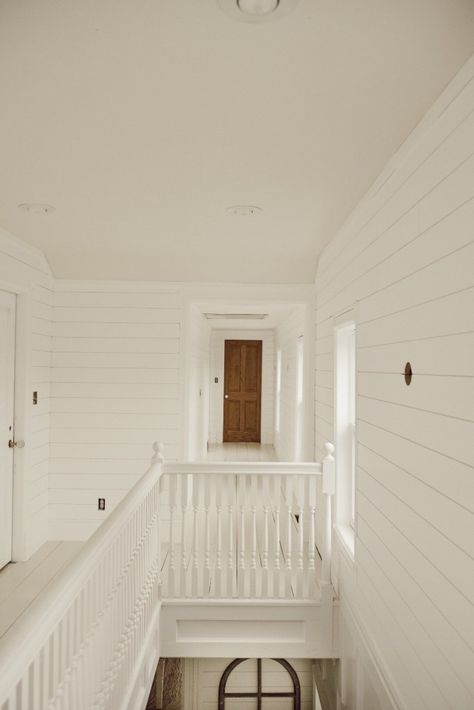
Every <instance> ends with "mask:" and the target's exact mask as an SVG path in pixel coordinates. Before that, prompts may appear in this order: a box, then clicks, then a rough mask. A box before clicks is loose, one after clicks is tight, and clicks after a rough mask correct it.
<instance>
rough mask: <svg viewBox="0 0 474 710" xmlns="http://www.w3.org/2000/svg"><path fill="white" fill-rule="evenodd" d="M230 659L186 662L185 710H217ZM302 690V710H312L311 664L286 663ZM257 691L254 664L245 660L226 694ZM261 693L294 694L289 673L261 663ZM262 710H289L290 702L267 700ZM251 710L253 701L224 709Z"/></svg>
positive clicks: (267, 661) (271, 663) (234, 703)
mask: <svg viewBox="0 0 474 710" xmlns="http://www.w3.org/2000/svg"><path fill="white" fill-rule="evenodd" d="M232 660H233V659H232V658H196V659H186V661H185V679H184V685H185V697H184V702H185V707H186V710H214V709H215V708H217V698H218V689H219V681H220V679H221V676H222V674H223V672H224V670H225V669H226V667H227V666H228V665H229V663H230V662H231V661H232ZM288 661H289V662H290V663H291V665H292V666H293V668H294V669H295V671H296V673H297V674H298V678H299V681H300V686H301V710H311V709H312V707H313V703H312V699H313V687H312V683H313V681H312V677H313V674H312V661H311V660H309V659H288ZM256 689H257V660H256V659H248V660H247V661H244V663H242V664H241V665H240V666H237V668H236V669H235V670H234V671H233V672H232V673H231V675H230V676H229V679H228V682H227V691H228V692H239V693H241V692H255V691H256ZM262 689H263V690H264V691H270V692H288V691H290V692H291V691H292V690H293V686H292V682H291V679H290V676H289V675H288V672H287V671H286V670H285V669H284V668H283V667H282V666H281V665H279V664H278V663H276V662H275V661H273V660H271V659H263V660H262ZM263 707H264V708H268V710H292V708H293V701H292V700H290V699H288V698H272V699H270V698H267V699H266V700H264V701H263ZM227 708H228V709H229V710H237V708H238V709H239V710H254V708H256V700H255V699H244V698H240V699H239V698H237V699H231V698H229V699H227V700H226V709H227Z"/></svg>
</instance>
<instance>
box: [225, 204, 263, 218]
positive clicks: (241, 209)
mask: <svg viewBox="0 0 474 710" xmlns="http://www.w3.org/2000/svg"><path fill="white" fill-rule="evenodd" d="M261 211H262V208H261V207H257V205H232V206H231V207H228V208H227V209H226V212H227V214H230V215H232V217H251V216H252V215H255V214H259V213H260V212H261Z"/></svg>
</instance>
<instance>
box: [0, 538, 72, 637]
mask: <svg viewBox="0 0 474 710" xmlns="http://www.w3.org/2000/svg"><path fill="white" fill-rule="evenodd" d="M81 545H82V543H80V542H47V543H45V544H44V545H42V547H40V548H39V550H38V551H37V552H35V554H34V555H33V556H32V557H31V558H30V559H29V560H28V562H16V563H11V564H8V565H7V566H6V567H4V568H3V569H2V570H1V571H0V638H1V637H2V636H5V635H6V634H7V633H8V632H9V631H10V630H11V628H12V626H13V625H14V624H15V622H16V621H17V620H18V619H19V618H20V616H21V615H22V614H23V613H24V612H25V611H26V609H28V607H29V606H30V605H31V604H33V602H34V601H35V599H37V597H39V595H40V594H41V593H42V592H43V591H44V590H45V589H46V588H47V587H48V585H49V584H51V582H52V581H53V579H54V578H55V577H56V576H57V575H58V574H59V572H60V571H61V570H62V569H64V567H65V566H66V565H67V564H68V562H69V561H70V560H71V559H72V558H73V557H74V555H76V554H77V552H78V551H79V549H80V547H81Z"/></svg>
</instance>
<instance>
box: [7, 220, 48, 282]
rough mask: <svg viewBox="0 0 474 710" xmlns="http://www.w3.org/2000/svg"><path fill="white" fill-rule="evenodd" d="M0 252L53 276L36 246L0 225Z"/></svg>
mask: <svg viewBox="0 0 474 710" xmlns="http://www.w3.org/2000/svg"><path fill="white" fill-rule="evenodd" d="M0 252H3V253H4V254H6V255H7V256H10V257H11V258H13V259H16V260H18V261H19V262H22V263H23V264H24V265H25V266H27V267H29V268H30V269H33V270H34V271H38V272H40V273H41V274H43V275H46V276H49V277H51V278H53V272H52V270H51V267H50V265H49V263H48V260H47V259H46V256H45V255H44V253H43V252H42V251H41V249H38V248H37V247H34V246H32V245H31V244H28V242H26V241H24V240H23V239H20V238H19V237H16V236H15V235H14V234H11V232H7V231H6V230H5V229H2V228H1V227H0Z"/></svg>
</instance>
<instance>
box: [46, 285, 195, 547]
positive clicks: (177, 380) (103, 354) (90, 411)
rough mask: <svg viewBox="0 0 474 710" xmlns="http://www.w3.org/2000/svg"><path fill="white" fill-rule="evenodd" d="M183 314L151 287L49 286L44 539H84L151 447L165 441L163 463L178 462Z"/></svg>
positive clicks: (175, 295)
mask: <svg viewBox="0 0 474 710" xmlns="http://www.w3.org/2000/svg"><path fill="white" fill-rule="evenodd" d="M88 289H90V290H88ZM182 312H183V309H182V296H181V294H180V293H179V291H178V290H177V289H174V290H171V291H168V290H166V289H162V288H161V287H160V285H159V284H156V285H155V286H154V288H153V287H152V286H151V285H150V284H147V285H143V286H137V285H134V284H130V285H129V286H128V287H127V285H125V284H114V285H110V284H106V283H104V284H98V283H92V284H90V285H88V284H78V283H76V282H71V283H68V282H59V283H58V285H57V290H56V294H55V300H54V330H53V355H52V376H51V461H50V531H51V536H52V537H53V538H56V539H58V538H59V539H72V537H71V536H74V535H75V536H78V539H83V538H85V537H87V536H88V535H89V534H90V533H91V532H92V530H93V529H95V527H96V525H97V524H98V523H99V522H100V521H101V520H103V519H104V517H105V516H106V515H107V514H108V513H109V512H110V511H111V510H113V508H114V506H115V505H116V504H117V503H118V502H119V500H120V499H121V498H122V496H123V495H124V494H125V492H126V491H127V490H129V489H130V487H131V486H132V485H133V483H134V482H135V481H136V480H137V479H138V478H139V477H140V476H141V475H142V474H143V473H144V471H145V470H146V468H147V466H148V464H149V460H150V457H151V453H152V450H151V443H152V442H153V441H155V440H159V441H162V442H163V443H164V444H165V447H166V456H167V458H168V459H176V458H178V456H179V452H180V449H181V436H182V432H181V415H182V404H181V397H182V363H181V340H182V330H183V316H182ZM76 492H79V493H78V494H77V495H76ZM99 497H100V498H105V499H106V511H105V514H104V513H103V512H102V513H101V512H100V511H98V510H97V499H98V498H99Z"/></svg>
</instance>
